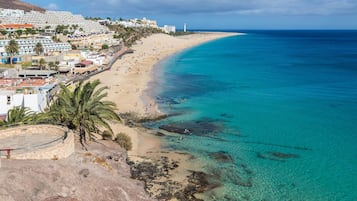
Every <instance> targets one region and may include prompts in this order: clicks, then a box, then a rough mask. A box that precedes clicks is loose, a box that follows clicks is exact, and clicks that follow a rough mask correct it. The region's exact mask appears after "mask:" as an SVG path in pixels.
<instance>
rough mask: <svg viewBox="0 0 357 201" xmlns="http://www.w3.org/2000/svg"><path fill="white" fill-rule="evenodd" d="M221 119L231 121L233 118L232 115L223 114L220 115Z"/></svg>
mask: <svg viewBox="0 0 357 201" xmlns="http://www.w3.org/2000/svg"><path fill="white" fill-rule="evenodd" d="M220 116H221V117H224V118H228V119H232V118H234V115H233V114H226V113H223V114H221V115H220Z"/></svg>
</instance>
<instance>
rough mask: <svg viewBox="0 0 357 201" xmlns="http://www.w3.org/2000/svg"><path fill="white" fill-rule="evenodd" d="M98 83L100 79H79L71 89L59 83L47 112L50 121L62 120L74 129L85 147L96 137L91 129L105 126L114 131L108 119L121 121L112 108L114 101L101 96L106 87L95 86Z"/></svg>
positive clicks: (103, 95) (103, 94)
mask: <svg viewBox="0 0 357 201" xmlns="http://www.w3.org/2000/svg"><path fill="white" fill-rule="evenodd" d="M99 84H100V81H99V80H95V81H93V82H86V83H84V82H83V81H81V82H80V83H79V84H78V85H77V86H76V87H75V89H74V91H71V90H69V89H68V88H67V87H65V86H64V85H61V91H60V93H59V94H58V95H57V96H56V100H55V101H54V103H53V104H52V105H51V106H50V108H49V112H48V116H49V119H50V121H51V122H57V123H61V124H64V125H67V126H68V127H69V128H71V129H74V130H77V131H78V133H79V137H80V143H81V144H82V146H83V147H84V148H85V145H84V143H85V142H86V141H87V140H92V139H94V138H95V137H94V135H93V134H92V132H98V131H99V128H105V129H107V130H108V131H109V132H110V133H113V131H112V129H111V127H110V125H109V123H108V122H109V121H113V120H114V121H120V118H119V116H118V115H117V114H116V112H115V104H114V103H113V102H111V101H104V100H103V98H105V97H106V96H107V93H106V92H104V90H107V89H108V88H107V87H100V88H98V89H97V87H98V86H99Z"/></svg>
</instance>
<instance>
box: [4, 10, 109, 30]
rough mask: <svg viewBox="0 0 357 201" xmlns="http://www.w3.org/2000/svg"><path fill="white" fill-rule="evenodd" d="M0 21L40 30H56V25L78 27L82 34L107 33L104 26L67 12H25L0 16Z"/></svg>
mask: <svg viewBox="0 0 357 201" xmlns="http://www.w3.org/2000/svg"><path fill="white" fill-rule="evenodd" d="M0 21H2V23H8V24H13V23H18V24H33V25H34V26H35V27H36V28H41V29H44V28H46V27H51V28H56V27H57V26H58V25H70V26H71V25H78V28H79V29H80V30H82V32H83V33H104V32H108V28H107V27H106V26H102V25H100V24H99V23H98V22H95V21H91V20H86V19H84V17H83V16H82V15H74V14H72V13H71V12H67V11H46V12H44V13H41V12H37V11H31V12H25V13H24V14H23V15H21V16H12V15H11V16H3V17H1V16H0ZM73 31H74V30H73Z"/></svg>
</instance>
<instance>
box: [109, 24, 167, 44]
mask: <svg viewBox="0 0 357 201" xmlns="http://www.w3.org/2000/svg"><path fill="white" fill-rule="evenodd" d="M108 28H109V30H110V31H114V32H115V34H114V38H119V39H122V40H123V43H124V45H125V46H127V47H131V46H132V45H133V44H134V43H135V42H136V41H137V40H140V39H141V38H145V37H148V36H150V35H151V34H154V33H163V32H162V30H161V29H158V28H152V27H124V26H123V25H108Z"/></svg>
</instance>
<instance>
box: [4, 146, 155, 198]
mask: <svg viewBox="0 0 357 201" xmlns="http://www.w3.org/2000/svg"><path fill="white" fill-rule="evenodd" d="M88 150H89V151H88V152H87V151H84V150H82V149H81V148H77V149H76V152H75V153H74V154H72V155H71V156H70V157H68V158H65V159H60V160H11V159H10V160H6V159H2V161H1V171H0V181H1V182H0V200H1V201H2V200H6V201H12V200H39V201H97V200H106V201H111V200H112V201H116V200H135V201H152V200H153V199H151V198H150V197H149V195H148V194H147V193H146V192H145V190H144V184H143V182H140V181H137V180H134V179H132V178H130V167H129V166H128V165H127V163H126V160H127V153H126V151H125V150H124V149H121V148H120V147H119V146H118V145H116V144H115V143H113V142H111V141H100V142H97V143H94V142H92V143H91V144H90V145H88Z"/></svg>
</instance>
